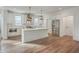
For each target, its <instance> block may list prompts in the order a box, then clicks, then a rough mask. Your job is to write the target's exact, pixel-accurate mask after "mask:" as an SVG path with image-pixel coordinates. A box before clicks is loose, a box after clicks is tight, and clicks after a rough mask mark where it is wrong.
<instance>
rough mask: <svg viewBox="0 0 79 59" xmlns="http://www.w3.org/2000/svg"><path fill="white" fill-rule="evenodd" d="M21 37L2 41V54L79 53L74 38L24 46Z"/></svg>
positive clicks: (53, 39)
mask: <svg viewBox="0 0 79 59" xmlns="http://www.w3.org/2000/svg"><path fill="white" fill-rule="evenodd" d="M20 40H21V37H20V36H18V37H15V38H9V39H8V40H2V41H1V44H0V52H1V53H78V52H79V42H76V41H74V40H73V39H72V37H69V36H64V37H55V36H54V37H53V36H49V37H48V38H44V39H40V40H35V41H31V42H27V43H24V44H22V43H21V42H20Z"/></svg>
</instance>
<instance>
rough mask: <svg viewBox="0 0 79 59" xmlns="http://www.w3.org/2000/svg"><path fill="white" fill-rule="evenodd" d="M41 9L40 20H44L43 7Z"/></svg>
mask: <svg viewBox="0 0 79 59" xmlns="http://www.w3.org/2000/svg"><path fill="white" fill-rule="evenodd" d="M40 11H41V16H40V20H43V15H42V11H43V10H42V9H41V10H40Z"/></svg>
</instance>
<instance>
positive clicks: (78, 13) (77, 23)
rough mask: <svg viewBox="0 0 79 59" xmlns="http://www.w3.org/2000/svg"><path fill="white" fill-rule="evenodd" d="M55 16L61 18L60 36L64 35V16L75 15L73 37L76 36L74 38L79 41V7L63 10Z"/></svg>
mask: <svg viewBox="0 0 79 59" xmlns="http://www.w3.org/2000/svg"><path fill="white" fill-rule="evenodd" d="M53 16H54V17H55V18H56V19H60V23H61V24H60V36H63V31H62V27H63V25H62V19H63V17H67V16H73V20H74V29H73V38H74V40H77V41H79V7H74V8H70V9H66V10H61V11H60V12H57V13H55V14H53Z"/></svg>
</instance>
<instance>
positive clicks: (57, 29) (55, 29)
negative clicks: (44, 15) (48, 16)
mask: <svg viewBox="0 0 79 59" xmlns="http://www.w3.org/2000/svg"><path fill="white" fill-rule="evenodd" d="M59 32H60V20H53V21H52V34H53V36H59Z"/></svg>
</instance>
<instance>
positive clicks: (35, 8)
mask: <svg viewBox="0 0 79 59" xmlns="http://www.w3.org/2000/svg"><path fill="white" fill-rule="evenodd" d="M28 7H29V6H4V8H5V9H8V10H11V11H15V12H20V13H25V12H26V13H28V12H29V8H28ZM73 7H74V6H31V12H32V13H34V14H40V13H41V12H40V10H41V8H42V10H43V14H51V13H54V12H57V11H60V10H64V9H68V8H73Z"/></svg>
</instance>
